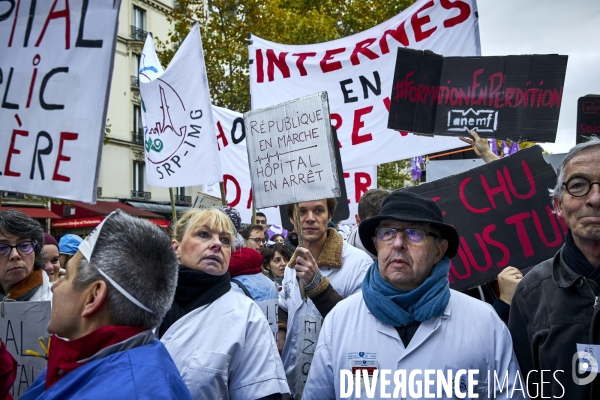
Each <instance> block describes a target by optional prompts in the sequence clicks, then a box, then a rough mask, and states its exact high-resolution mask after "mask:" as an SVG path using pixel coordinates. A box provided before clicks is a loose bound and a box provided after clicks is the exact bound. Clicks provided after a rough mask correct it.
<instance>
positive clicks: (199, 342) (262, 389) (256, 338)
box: [158, 208, 289, 399]
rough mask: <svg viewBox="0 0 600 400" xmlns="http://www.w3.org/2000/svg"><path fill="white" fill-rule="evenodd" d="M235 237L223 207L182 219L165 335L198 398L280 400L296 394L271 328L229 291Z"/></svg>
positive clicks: (176, 237)
mask: <svg viewBox="0 0 600 400" xmlns="http://www.w3.org/2000/svg"><path fill="white" fill-rule="evenodd" d="M234 235H235V228H234V226H233V223H232V222H231V219H230V218H229V217H228V216H227V215H226V214H225V213H223V212H222V211H220V210H218V209H216V208H211V209H208V210H198V209H196V210H190V211H188V212H186V213H185V214H183V216H182V217H181V218H180V219H179V220H178V221H177V224H176V225H175V227H174V229H173V241H172V243H173V249H174V250H175V253H176V255H177V258H178V260H179V263H180V265H179V276H178V281H177V289H176V291H175V299H174V300H173V304H172V306H171V309H170V310H169V311H168V312H167V315H166V316H165V318H164V320H163V323H162V325H161V326H160V328H159V330H158V335H159V337H160V338H161V341H162V342H163V343H164V344H165V346H166V347H167V350H168V351H169V353H170V355H171V357H172V358H173V361H174V362H175V365H176V366H177V368H178V369H179V373H180V374H181V377H182V378H183V380H184V382H185V384H186V385H187V387H188V389H189V390H190V393H191V394H192V397H194V398H196V399H199V398H206V399H217V398H223V399H261V398H264V399H281V395H282V394H287V393H289V389H288V385H287V382H286V378H285V373H284V371H283V365H282V363H281V359H280V358H279V355H278V353H277V347H276V345H275V339H274V338H273V334H272V333H271V329H270V328H269V324H268V323H267V320H266V318H265V316H264V315H263V313H262V311H261V310H260V308H259V307H258V306H257V305H256V304H255V303H254V302H253V301H252V300H251V299H250V298H248V297H246V296H245V295H244V294H241V293H238V292H236V291H233V290H230V289H231V283H230V277H229V274H228V272H227V270H228V268H229V262H230V259H231V252H232V250H234V249H233V247H234V246H233V237H234Z"/></svg>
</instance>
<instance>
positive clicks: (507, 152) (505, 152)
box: [502, 140, 510, 157]
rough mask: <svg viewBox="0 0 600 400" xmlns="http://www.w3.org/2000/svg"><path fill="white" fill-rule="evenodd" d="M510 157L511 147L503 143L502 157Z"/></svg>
mask: <svg viewBox="0 0 600 400" xmlns="http://www.w3.org/2000/svg"><path fill="white" fill-rule="evenodd" d="M508 155H510V146H509V145H508V144H506V142H505V141H504V140H503V141H502V157H506V156H508Z"/></svg>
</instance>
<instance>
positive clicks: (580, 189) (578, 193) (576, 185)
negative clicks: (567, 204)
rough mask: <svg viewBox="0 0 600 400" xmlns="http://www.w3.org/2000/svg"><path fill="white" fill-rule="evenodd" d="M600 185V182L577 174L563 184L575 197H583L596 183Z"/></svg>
mask: <svg viewBox="0 0 600 400" xmlns="http://www.w3.org/2000/svg"><path fill="white" fill-rule="evenodd" d="M596 183H597V184H598V185H599V186H600V182H590V181H589V180H587V179H586V178H583V177H581V176H576V177H573V178H571V179H569V180H568V181H567V183H563V186H564V187H565V188H566V189H567V192H569V194H570V195H571V196H573V197H583V196H585V195H587V194H588V193H589V192H590V190H592V186H593V185H594V184H596Z"/></svg>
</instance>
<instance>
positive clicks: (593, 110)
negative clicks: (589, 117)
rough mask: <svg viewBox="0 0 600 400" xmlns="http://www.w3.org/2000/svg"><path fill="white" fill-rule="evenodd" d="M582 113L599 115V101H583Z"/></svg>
mask: <svg viewBox="0 0 600 400" xmlns="http://www.w3.org/2000/svg"><path fill="white" fill-rule="evenodd" d="M582 111H583V113H584V114H600V100H590V101H584V102H583V104H582Z"/></svg>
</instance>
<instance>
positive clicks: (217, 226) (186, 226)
mask: <svg viewBox="0 0 600 400" xmlns="http://www.w3.org/2000/svg"><path fill="white" fill-rule="evenodd" d="M201 226H206V227H208V228H210V229H211V230H212V231H214V232H223V233H225V234H227V236H229V240H230V241H231V247H232V248H233V247H234V241H233V238H234V236H235V227H234V226H233V222H231V219H230V218H229V216H228V215H227V214H225V213H224V212H223V211H221V210H219V209H218V208H209V209H206V210H198V209H194V210H189V211H186V212H185V213H184V214H183V215H182V216H181V218H179V219H178V220H177V223H176V224H175V226H174V227H173V233H172V237H173V239H175V240H177V241H178V242H181V241H182V240H183V237H184V236H185V234H186V233H187V232H188V231H189V230H190V229H192V230H196V229H198V228H200V227H201Z"/></svg>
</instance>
